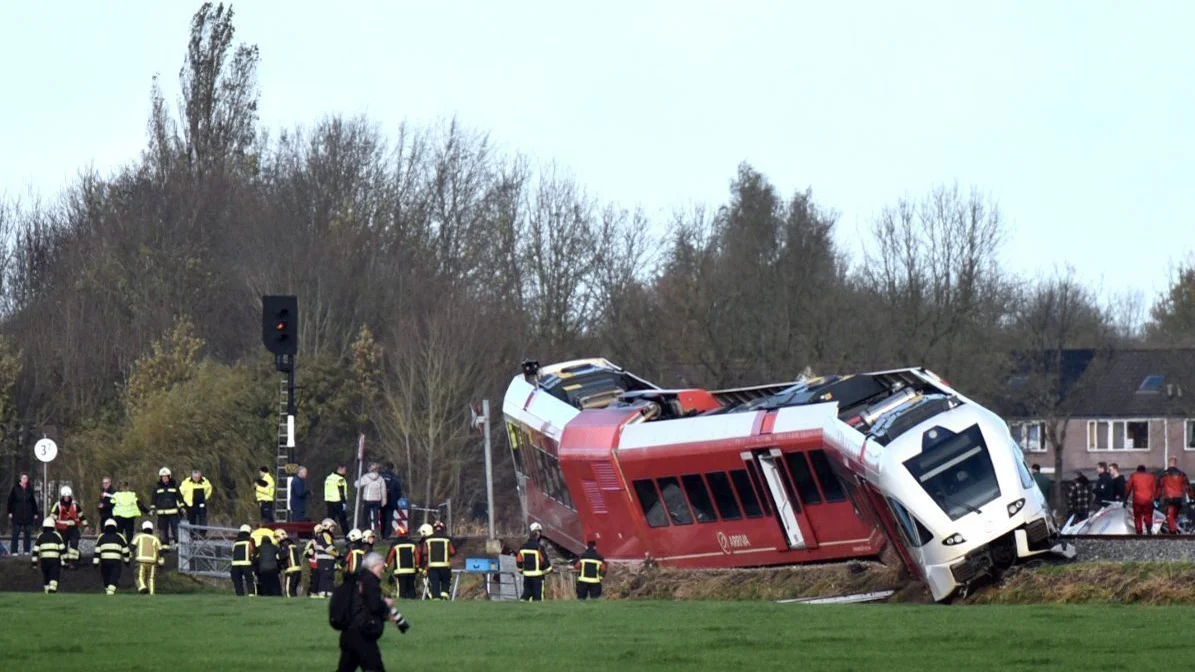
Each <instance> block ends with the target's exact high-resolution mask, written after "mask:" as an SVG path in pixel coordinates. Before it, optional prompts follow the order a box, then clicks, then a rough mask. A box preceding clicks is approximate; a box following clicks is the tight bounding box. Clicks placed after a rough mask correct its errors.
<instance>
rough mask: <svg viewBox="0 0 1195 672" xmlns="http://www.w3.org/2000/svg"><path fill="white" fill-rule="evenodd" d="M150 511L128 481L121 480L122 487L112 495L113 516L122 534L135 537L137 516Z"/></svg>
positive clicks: (128, 537) (130, 537) (129, 537)
mask: <svg viewBox="0 0 1195 672" xmlns="http://www.w3.org/2000/svg"><path fill="white" fill-rule="evenodd" d="M147 513H149V509H147V508H145V505H144V504H142V503H141V500H140V498H138V497H137V493H135V492H133V489H132V488H130V487H129V482H128V481H121V482H120V489H119V490H117V491H116V494H114V495H112V518H113V519H115V520H116V528H117V530H119V532H120V536H122V537H124V538H125V539H127V540H129V541H130V542H131V541H132V539H133V528H134V527H136V525H137V518H138V517H140V516H143V515H145V514H147Z"/></svg>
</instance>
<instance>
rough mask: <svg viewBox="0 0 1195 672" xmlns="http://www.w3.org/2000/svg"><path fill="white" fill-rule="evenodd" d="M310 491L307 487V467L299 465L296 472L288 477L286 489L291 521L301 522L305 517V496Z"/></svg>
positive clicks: (309, 493) (307, 495)
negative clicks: (288, 484) (288, 483)
mask: <svg viewBox="0 0 1195 672" xmlns="http://www.w3.org/2000/svg"><path fill="white" fill-rule="evenodd" d="M310 496H311V491H310V490H308V489H307V467H299V472H298V474H297V475H296V476H295V477H294V478H292V479H290V489H289V490H288V491H287V497H288V498H289V499H288V501H289V504H288V505H289V506H290V520H291V522H295V523H301V522H305V521H306V520H308V518H307V498H308V497H310Z"/></svg>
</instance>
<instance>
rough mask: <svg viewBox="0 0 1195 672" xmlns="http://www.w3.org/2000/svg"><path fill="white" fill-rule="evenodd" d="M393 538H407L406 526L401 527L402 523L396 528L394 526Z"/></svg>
mask: <svg viewBox="0 0 1195 672" xmlns="http://www.w3.org/2000/svg"><path fill="white" fill-rule="evenodd" d="M394 536H396V537H405V536H407V526H406V525H403V524H402V523H399V524H398V525H397V526H395V528H394Z"/></svg>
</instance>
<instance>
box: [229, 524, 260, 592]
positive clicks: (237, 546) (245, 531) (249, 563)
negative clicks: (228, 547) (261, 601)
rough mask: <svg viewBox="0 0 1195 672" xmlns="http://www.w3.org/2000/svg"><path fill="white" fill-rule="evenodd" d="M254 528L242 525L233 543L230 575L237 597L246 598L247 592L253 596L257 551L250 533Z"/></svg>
mask: <svg viewBox="0 0 1195 672" xmlns="http://www.w3.org/2000/svg"><path fill="white" fill-rule="evenodd" d="M252 531H253V528H251V527H249V526H248V525H241V529H239V530H237V536H236V539H234V540H233V542H232V565H231V567H230V568H229V574H230V575H231V576H232V588H233V590H235V591H236V594H237V597H244V596H245V594H246V592H248V594H250V595H252V594H253V557H254V556H255V555H256V554H257V549H256V548H255V545H254V543H253V538H252V537H251V536H249V533H251V532H252Z"/></svg>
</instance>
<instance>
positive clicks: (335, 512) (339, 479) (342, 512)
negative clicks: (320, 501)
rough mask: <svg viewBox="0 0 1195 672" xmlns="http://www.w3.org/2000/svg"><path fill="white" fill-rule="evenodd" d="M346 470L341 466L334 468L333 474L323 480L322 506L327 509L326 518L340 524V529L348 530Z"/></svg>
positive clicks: (347, 483)
mask: <svg viewBox="0 0 1195 672" xmlns="http://www.w3.org/2000/svg"><path fill="white" fill-rule="evenodd" d="M347 472H348V468H347V467H345V466H344V465H343V464H342V465H340V466H338V467H336V471H335V473H331V474H328V478H326V479H324V504H325V505H326V506H327V508H328V518H331V519H332V520H335V521H336V522H338V523H340V529H342V530H347V529H349V519H348V506H347V502H348V501H349V482H348V481H347V480H345V478H344V475H345V473H347Z"/></svg>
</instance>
